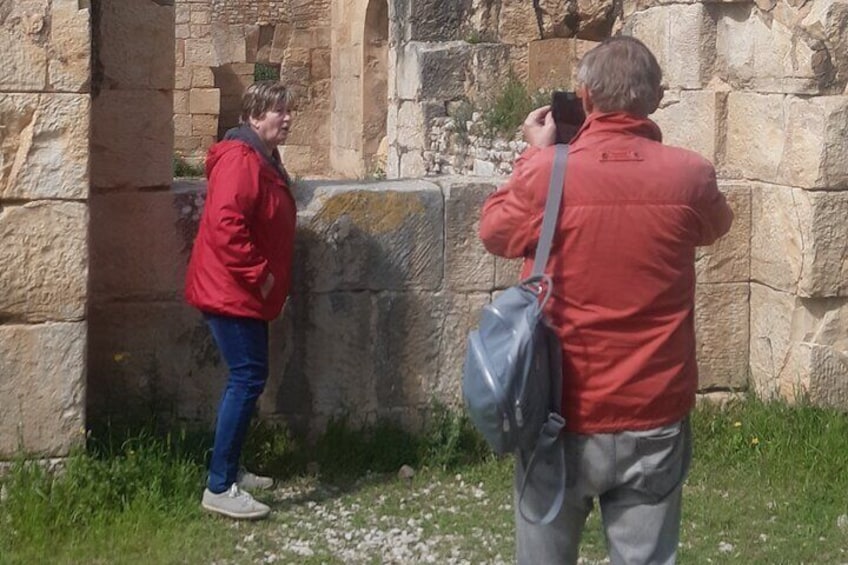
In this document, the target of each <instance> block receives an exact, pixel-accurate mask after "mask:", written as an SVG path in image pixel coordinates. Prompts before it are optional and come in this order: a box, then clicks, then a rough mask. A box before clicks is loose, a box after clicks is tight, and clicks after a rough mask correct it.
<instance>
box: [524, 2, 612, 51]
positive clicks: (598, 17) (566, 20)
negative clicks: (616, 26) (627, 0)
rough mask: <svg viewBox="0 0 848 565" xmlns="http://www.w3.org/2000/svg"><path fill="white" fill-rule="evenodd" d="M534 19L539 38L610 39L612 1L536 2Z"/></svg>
mask: <svg viewBox="0 0 848 565" xmlns="http://www.w3.org/2000/svg"><path fill="white" fill-rule="evenodd" d="M534 6H536V9H535V12H536V19H537V21H538V24H539V27H540V29H541V35H542V37H543V38H546V39H547V38H553V37H580V38H581V39H589V40H592V41H600V40H603V39H605V38H607V37H609V36H610V31H611V30H612V25H613V21H614V19H615V3H614V2H613V1H612V0H571V1H568V2H562V1H559V0H539V1H538V2H536V3H534Z"/></svg>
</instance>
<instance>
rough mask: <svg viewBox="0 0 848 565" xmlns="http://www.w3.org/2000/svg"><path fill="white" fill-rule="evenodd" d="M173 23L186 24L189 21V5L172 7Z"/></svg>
mask: <svg viewBox="0 0 848 565" xmlns="http://www.w3.org/2000/svg"><path fill="white" fill-rule="evenodd" d="M174 14H175V15H174V21H175V23H177V24H178V25H179V24H187V23H189V22H190V21H191V5H190V4H176V5H175V6H174Z"/></svg>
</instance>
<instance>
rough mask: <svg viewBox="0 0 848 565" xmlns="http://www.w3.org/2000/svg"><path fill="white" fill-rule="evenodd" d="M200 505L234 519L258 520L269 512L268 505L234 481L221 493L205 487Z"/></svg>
mask: <svg viewBox="0 0 848 565" xmlns="http://www.w3.org/2000/svg"><path fill="white" fill-rule="evenodd" d="M200 505H201V506H203V508H204V509H205V510H208V511H209V512H215V513H217V514H223V515H224V516H228V517H230V518H235V519H236V520H259V519H260V518H265V517H266V516H268V514H270V513H271V509H270V508H269V507H268V506H266V505H264V504H262V503H261V502H257V501H256V500H255V499H254V498H253V497H252V496H251V495H250V493H249V492H245V491H243V490H240V489H239V487H238V485H237V484H235V483H233V486H231V487H230V490H227V491H224V492H222V493H221V494H215V493H213V492H212V491H210V490H209V489H205V490H204V491H203V500H202V502H201V503H200Z"/></svg>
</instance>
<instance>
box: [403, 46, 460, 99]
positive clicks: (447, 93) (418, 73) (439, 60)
mask: <svg viewBox="0 0 848 565" xmlns="http://www.w3.org/2000/svg"><path fill="white" fill-rule="evenodd" d="M472 52H473V49H472V46H470V45H469V44H467V43H465V42H464V41H451V42H445V43H432V44H428V43H408V44H406V45H405V46H404V47H403V49H401V50H400V51H399V52H398V59H397V70H398V76H397V94H398V97H399V98H401V99H404V100H418V99H422V98H423V99H428V98H429V99H436V100H452V99H455V98H461V97H462V96H463V95H464V94H465V80H466V75H467V70H468V66H469V64H470V60H471V55H472Z"/></svg>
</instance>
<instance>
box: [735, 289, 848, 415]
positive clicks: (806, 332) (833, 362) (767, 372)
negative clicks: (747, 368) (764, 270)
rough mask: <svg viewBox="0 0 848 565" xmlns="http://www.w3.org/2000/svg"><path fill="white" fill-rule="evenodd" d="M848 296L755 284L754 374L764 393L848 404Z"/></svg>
mask: <svg viewBox="0 0 848 565" xmlns="http://www.w3.org/2000/svg"><path fill="white" fill-rule="evenodd" d="M846 336H848V300H846V299H844V298H808V299H804V298H797V297H795V296H793V295H791V294H787V293H784V292H780V291H777V290H774V289H771V288H768V287H765V286H762V285H759V284H756V283H755V284H752V285H751V379H752V385H753V387H754V390H755V392H756V393H757V394H758V395H759V396H761V397H764V398H773V397H783V398H788V399H794V398H798V397H800V396H804V395H807V396H808V397H810V399H811V400H813V401H814V402H816V403H818V404H827V405H832V406H836V407H838V408H840V409H843V410H844V409H846V408H848V364H846V362H845V359H846V356H848V337H846Z"/></svg>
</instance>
